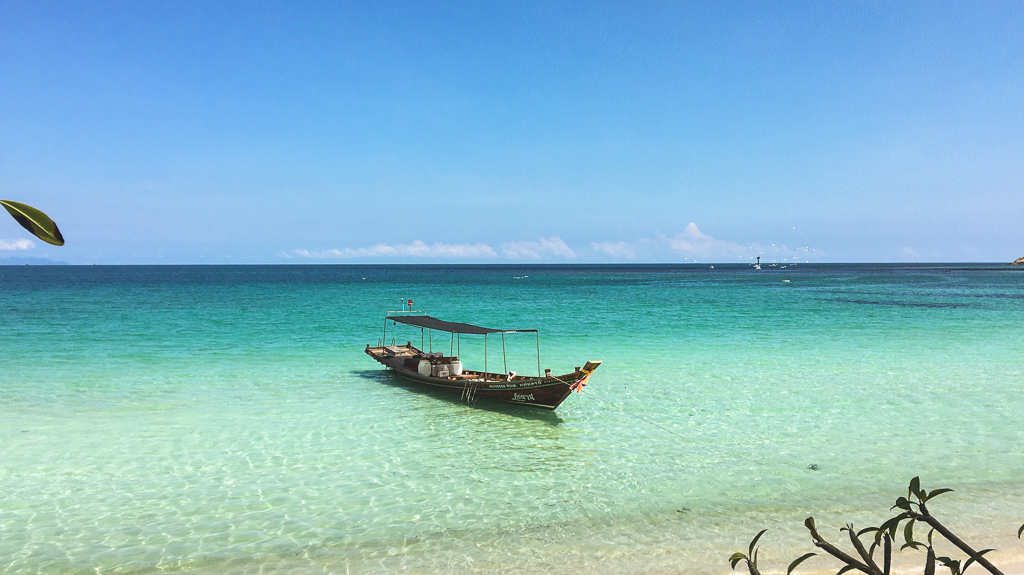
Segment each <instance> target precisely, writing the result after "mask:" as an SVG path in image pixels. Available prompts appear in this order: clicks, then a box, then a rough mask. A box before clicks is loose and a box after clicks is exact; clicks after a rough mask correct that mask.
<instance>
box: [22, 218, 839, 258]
mask: <svg viewBox="0 0 1024 575" xmlns="http://www.w3.org/2000/svg"><path fill="white" fill-rule="evenodd" d="M26 241H27V240H26ZM814 251H815V250H813V249H811V248H807V247H803V248H795V249H791V248H789V247H788V246H786V245H785V244H771V245H763V244H746V245H744V244H739V243H736V242H730V241H727V240H721V239H717V238H714V237H712V236H711V235H710V234H706V233H704V232H702V231H701V230H700V228H699V227H698V226H697V224H696V223H694V222H690V223H689V224H687V226H686V228H685V229H684V230H683V231H681V232H679V233H676V234H674V235H666V234H660V235H658V236H656V237H653V238H650V237H646V238H637V239H635V240H632V241H618V242H591V243H590V244H589V246H588V248H585V249H583V251H582V252H580V253H577V251H575V250H573V249H572V248H571V247H569V245H568V244H566V243H565V242H564V241H563V240H562V238H560V237H558V236H551V237H547V238H540V239H538V240H536V241H517V242H504V243H502V244H501V246H500V248H499V249H497V250H496V249H495V248H493V247H491V246H490V245H488V244H485V243H475V244H445V243H441V242H434V243H432V244H429V245H428V244H427V243H426V242H423V241H421V240H416V241H413V242H410V243H407V244H385V243H379V244H374V245H372V246H366V247H361V248H342V249H329V250H321V251H314V250H307V249H295V250H291V251H287V252H282V253H281V255H282V256H283V257H286V258H290V259H294V258H302V259H319V260H329V259H335V260H345V259H352V260H372V259H397V260H401V259H405V260H408V259H439V260H460V259H461V260H484V259H498V260H534V261H552V260H577V261H635V260H641V261H651V262H656V261H666V262H668V261H680V258H681V259H682V260H687V261H694V262H696V261H698V260H701V261H705V262H707V261H720V262H729V261H733V262H735V261H748V260H753V259H754V258H755V257H756V256H761V257H762V258H765V259H767V260H772V259H775V260H779V261H801V260H803V261H806V257H807V256H809V255H810V254H811V253H812V252H814ZM817 255H821V253H820V252H818V254H817Z"/></svg>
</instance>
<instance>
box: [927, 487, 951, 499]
mask: <svg viewBox="0 0 1024 575" xmlns="http://www.w3.org/2000/svg"><path fill="white" fill-rule="evenodd" d="M950 491H953V490H952V489H948V488H946V487H943V488H941V489H932V491H931V493H929V494H928V499H933V498H935V497H936V496H938V495H942V494H943V493H949V492H950Z"/></svg>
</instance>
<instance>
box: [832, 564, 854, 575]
mask: <svg viewBox="0 0 1024 575" xmlns="http://www.w3.org/2000/svg"><path fill="white" fill-rule="evenodd" d="M851 569H856V567H854V566H853V565H847V566H846V567H843V568H842V569H840V570H839V571H836V575H843V573H846V572H847V571H850V570H851Z"/></svg>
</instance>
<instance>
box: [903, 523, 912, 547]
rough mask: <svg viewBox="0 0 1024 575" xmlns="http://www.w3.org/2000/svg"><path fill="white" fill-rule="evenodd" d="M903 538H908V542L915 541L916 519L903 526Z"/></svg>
mask: <svg viewBox="0 0 1024 575" xmlns="http://www.w3.org/2000/svg"><path fill="white" fill-rule="evenodd" d="M903 538H904V539H906V540H907V543H913V542H914V520H913V519H911V520H910V521H907V526H906V527H904V528H903Z"/></svg>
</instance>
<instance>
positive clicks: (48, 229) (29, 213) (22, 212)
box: [0, 200, 64, 246]
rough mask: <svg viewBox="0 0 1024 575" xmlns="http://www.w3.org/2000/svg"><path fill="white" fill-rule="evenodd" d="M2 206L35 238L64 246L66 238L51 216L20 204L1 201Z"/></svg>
mask: <svg viewBox="0 0 1024 575" xmlns="http://www.w3.org/2000/svg"><path fill="white" fill-rule="evenodd" d="M0 205H2V206H3V207H4V208H5V209H6V210H7V211H8V213H10V214H11V217H13V218H14V219H15V221H17V222H18V223H19V224H21V227H23V228H25V229H26V230H28V231H29V232H30V233H31V234H32V235H34V236H35V237H37V238H39V239H41V240H43V241H44V242H46V243H48V244H53V245H55V246H62V245H64V236H62V235H60V229H58V228H57V224H56V223H54V221H53V220H51V219H50V216H48V215H46V214H44V213H43V212H41V211H39V210H37V209H35V208H33V207H32V206H29V205H25V204H22V203H20V202H12V201H10V200H0Z"/></svg>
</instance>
